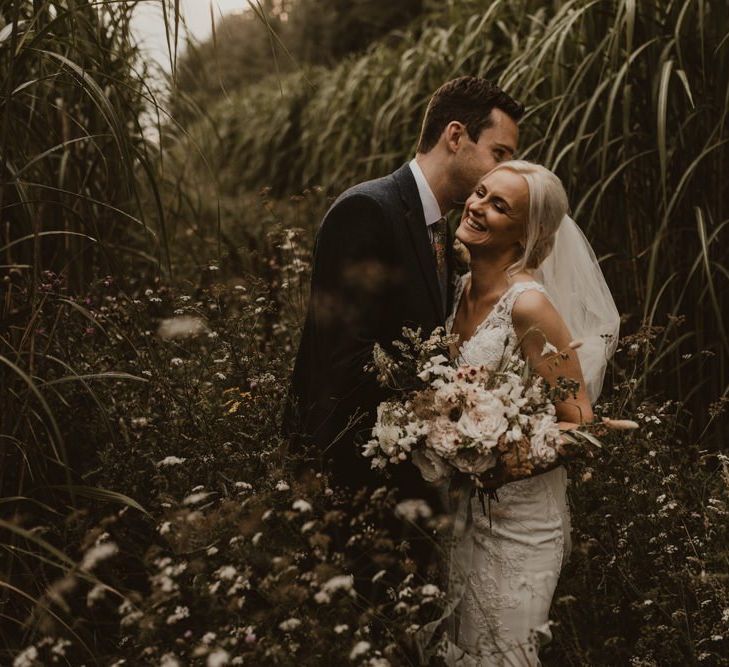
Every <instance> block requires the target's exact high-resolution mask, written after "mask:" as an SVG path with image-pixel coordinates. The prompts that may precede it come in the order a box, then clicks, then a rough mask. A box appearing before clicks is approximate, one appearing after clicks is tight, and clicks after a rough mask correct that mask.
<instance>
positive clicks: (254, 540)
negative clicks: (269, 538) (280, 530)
mask: <svg viewBox="0 0 729 667" xmlns="http://www.w3.org/2000/svg"><path fill="white" fill-rule="evenodd" d="M262 537H263V533H256V534H255V535H254V536H253V537H252V538H251V544H253V546H254V547H257V546H258V543H259V542H260V541H261V538H262Z"/></svg>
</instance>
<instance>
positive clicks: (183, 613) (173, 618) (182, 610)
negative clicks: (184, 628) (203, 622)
mask: <svg viewBox="0 0 729 667" xmlns="http://www.w3.org/2000/svg"><path fill="white" fill-rule="evenodd" d="M189 615H190V610H189V609H188V608H187V607H182V606H180V605H178V606H177V607H175V613H174V614H170V615H169V616H168V617H167V621H166V623H167V625H173V624H174V623H177V621H180V620H182V619H183V618H187V617H188V616H189Z"/></svg>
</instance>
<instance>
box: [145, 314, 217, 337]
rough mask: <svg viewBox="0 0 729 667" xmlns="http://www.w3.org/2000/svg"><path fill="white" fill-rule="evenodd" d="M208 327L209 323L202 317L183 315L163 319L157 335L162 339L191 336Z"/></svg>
mask: <svg viewBox="0 0 729 667" xmlns="http://www.w3.org/2000/svg"><path fill="white" fill-rule="evenodd" d="M207 328H208V327H207V324H206V323H205V320H203V319H202V318H200V317H191V316H189V315H183V316H181V317H170V318H167V319H164V320H162V321H161V322H160V324H159V327H158V329H157V335H158V336H159V337H160V338H161V339H162V340H173V339H177V338H189V337H192V336H197V335H199V334H201V333H203V332H205V331H207Z"/></svg>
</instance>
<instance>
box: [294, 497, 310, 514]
mask: <svg viewBox="0 0 729 667" xmlns="http://www.w3.org/2000/svg"><path fill="white" fill-rule="evenodd" d="M291 507H292V508H293V509H295V510H298V511H299V512H311V503H309V502H307V501H306V500H303V499H301V498H299V499H298V500H294V502H293V504H292V505H291Z"/></svg>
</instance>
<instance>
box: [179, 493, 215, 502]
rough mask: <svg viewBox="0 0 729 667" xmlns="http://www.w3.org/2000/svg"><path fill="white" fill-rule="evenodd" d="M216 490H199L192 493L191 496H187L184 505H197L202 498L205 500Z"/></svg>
mask: <svg viewBox="0 0 729 667" xmlns="http://www.w3.org/2000/svg"><path fill="white" fill-rule="evenodd" d="M214 493H215V492H214V491H209V492H208V491H199V492H198V493H191V494H190V495H189V496H187V497H186V498H185V499H184V500H183V501H182V504H183V505H195V504H197V503H199V502H200V501H202V500H205V499H206V498H208V497H209V496H212V495H214Z"/></svg>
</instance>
